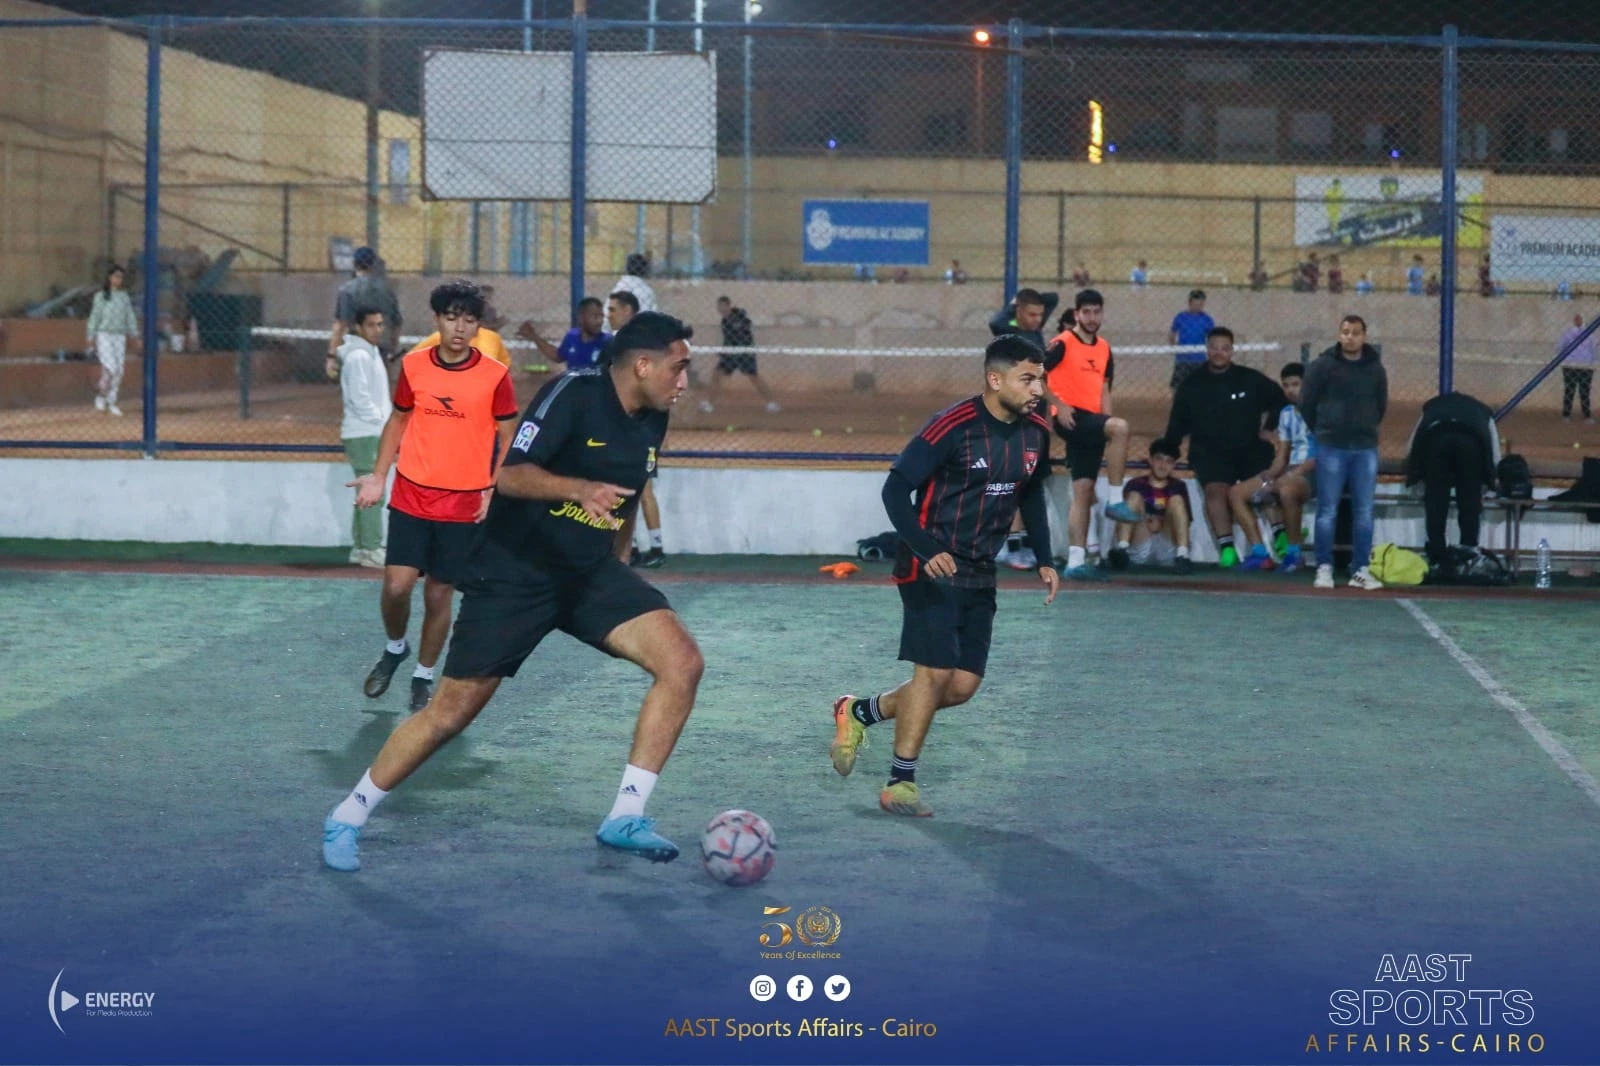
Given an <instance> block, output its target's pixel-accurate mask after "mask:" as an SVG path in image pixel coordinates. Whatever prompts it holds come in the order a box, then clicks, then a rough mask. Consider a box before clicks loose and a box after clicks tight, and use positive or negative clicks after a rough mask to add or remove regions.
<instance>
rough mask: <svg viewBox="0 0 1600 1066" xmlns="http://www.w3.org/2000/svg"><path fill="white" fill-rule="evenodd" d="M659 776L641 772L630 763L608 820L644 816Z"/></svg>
mask: <svg viewBox="0 0 1600 1066" xmlns="http://www.w3.org/2000/svg"><path fill="white" fill-rule="evenodd" d="M657 776H658V775H656V774H653V773H651V772H650V771H649V770H641V769H640V768H639V767H637V766H635V765H633V763H629V764H628V766H627V768H626V769H625V770H623V771H622V784H620V785H618V786H617V801H616V802H615V803H613V804H612V805H611V813H610V814H608V815H606V818H608V819H610V818H621V817H623V816H624V815H629V814H643V813H644V805H645V804H646V803H647V802H648V801H649V799H650V792H651V790H652V789H654V788H655V787H656V777H657Z"/></svg>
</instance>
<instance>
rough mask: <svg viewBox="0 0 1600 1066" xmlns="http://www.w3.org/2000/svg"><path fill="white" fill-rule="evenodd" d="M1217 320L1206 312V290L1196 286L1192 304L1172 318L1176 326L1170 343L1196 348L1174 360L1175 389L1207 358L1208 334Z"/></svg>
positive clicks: (1169, 335) (1190, 297)
mask: <svg viewBox="0 0 1600 1066" xmlns="http://www.w3.org/2000/svg"><path fill="white" fill-rule="evenodd" d="M1215 325H1216V323H1215V322H1213V321H1212V319H1211V316H1210V315H1208V314H1206V294H1205V293H1204V292H1203V291H1202V290H1200V289H1195V290H1194V291H1193V292H1191V293H1189V308H1188V310H1186V311H1179V312H1178V313H1177V315H1176V316H1174V317H1173V319H1172V330H1171V332H1170V333H1168V334H1167V343H1168V344H1175V345H1182V346H1184V347H1187V348H1193V349H1194V351H1190V352H1178V353H1176V355H1175V356H1174V357H1173V360H1172V381H1171V382H1170V384H1171V386H1172V389H1173V391H1174V392H1176V391H1177V388H1178V386H1179V385H1182V384H1183V379H1184V378H1186V377H1188V376H1189V375H1190V374H1192V373H1194V371H1195V368H1196V367H1198V366H1200V364H1202V363H1204V362H1205V361H1206V334H1208V333H1210V332H1211V329H1212V327H1213V326H1215Z"/></svg>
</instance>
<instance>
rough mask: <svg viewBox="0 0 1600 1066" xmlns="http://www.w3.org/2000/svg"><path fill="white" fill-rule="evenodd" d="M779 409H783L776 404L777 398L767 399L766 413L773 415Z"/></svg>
mask: <svg viewBox="0 0 1600 1066" xmlns="http://www.w3.org/2000/svg"><path fill="white" fill-rule="evenodd" d="M781 410H783V408H781V407H779V406H778V401H777V400H768V401H767V414H769V415H775V414H777V413H778V412H779V411H781Z"/></svg>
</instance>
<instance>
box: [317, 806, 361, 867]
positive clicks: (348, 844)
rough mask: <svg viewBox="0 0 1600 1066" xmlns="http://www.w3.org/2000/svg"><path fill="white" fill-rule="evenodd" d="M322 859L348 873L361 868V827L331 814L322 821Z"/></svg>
mask: <svg viewBox="0 0 1600 1066" xmlns="http://www.w3.org/2000/svg"><path fill="white" fill-rule="evenodd" d="M322 861H323V862H325V863H327V864H328V865H329V866H331V867H332V868H333V869H335V870H344V871H345V872H347V873H348V872H351V871H354V870H359V869H361V827H360V826H356V825H351V824H350V823H349V822H341V821H338V820H336V819H335V818H334V817H333V815H331V814H330V815H329V816H328V818H327V820H326V821H325V822H323V823H322Z"/></svg>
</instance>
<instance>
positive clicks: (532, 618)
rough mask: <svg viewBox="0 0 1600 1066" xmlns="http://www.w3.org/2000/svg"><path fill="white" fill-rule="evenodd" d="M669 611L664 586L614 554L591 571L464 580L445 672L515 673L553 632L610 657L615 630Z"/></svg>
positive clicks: (469, 674) (456, 674) (475, 674)
mask: <svg viewBox="0 0 1600 1066" xmlns="http://www.w3.org/2000/svg"><path fill="white" fill-rule="evenodd" d="M670 609H671V605H670V604H668V603H667V598H666V597H665V596H663V595H662V594H661V591H660V590H659V589H657V588H656V587H655V586H654V585H651V584H649V583H648V582H646V581H645V580H644V578H642V577H640V576H639V575H638V573H637V572H636V571H634V570H633V568H631V567H629V566H628V565H627V564H626V563H623V562H621V561H619V560H618V559H616V558H614V557H611V556H607V557H606V560H605V562H603V563H601V564H600V565H599V566H596V567H594V568H593V569H590V570H572V571H558V570H535V569H532V568H524V569H522V570H521V571H520V572H519V573H518V575H517V580H516V581H514V582H513V581H502V580H494V579H492V578H480V577H474V578H473V579H471V580H468V581H465V582H463V583H462V584H461V609H460V611H458V612H457V613H456V623H455V628H454V630H453V631H452V632H451V634H450V654H449V655H448V656H446V658H445V662H444V676H445V677H515V676H516V674H517V669H518V667H520V666H521V665H522V662H523V660H524V659H526V658H527V657H528V656H530V655H532V654H533V649H535V648H537V647H538V646H539V642H540V641H542V640H544V638H545V637H547V636H549V635H550V631H551V630H554V629H559V630H561V631H562V632H563V633H568V634H571V635H572V636H574V637H577V638H578V639H579V640H581V641H583V642H584V643H585V644H588V645H590V646H591V647H595V648H599V649H600V650H601V651H603V652H606V653H607V654H610V649H609V648H607V647H606V646H605V639H606V636H607V635H608V634H610V632H611V631H612V630H613V629H616V628H617V627H618V626H620V625H622V623H624V622H630V621H632V620H633V619H635V618H638V617H639V616H640V615H643V614H649V613H650V612H651V611H664V610H670Z"/></svg>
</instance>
